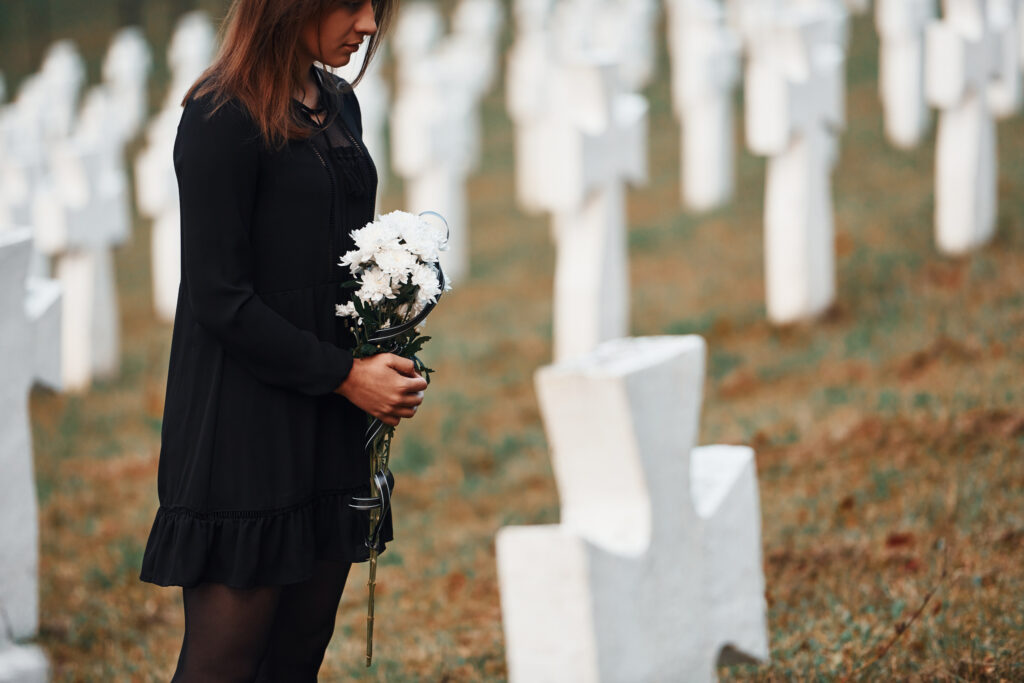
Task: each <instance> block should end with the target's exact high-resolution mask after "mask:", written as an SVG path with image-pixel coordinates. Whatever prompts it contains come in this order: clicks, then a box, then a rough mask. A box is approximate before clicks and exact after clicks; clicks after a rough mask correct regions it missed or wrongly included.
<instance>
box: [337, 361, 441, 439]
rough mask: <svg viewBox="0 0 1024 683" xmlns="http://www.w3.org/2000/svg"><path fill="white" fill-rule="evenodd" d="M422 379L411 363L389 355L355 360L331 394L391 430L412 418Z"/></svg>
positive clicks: (424, 385)
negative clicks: (341, 398) (339, 395)
mask: <svg viewBox="0 0 1024 683" xmlns="http://www.w3.org/2000/svg"><path fill="white" fill-rule="evenodd" d="M426 388H427V380H425V379H423V378H422V377H421V376H420V374H419V373H418V372H416V368H415V366H414V365H413V362H412V361H411V360H409V359H408V358H402V357H401V356H396V355H395V354H392V353H380V354H377V355H376V356H370V357H369V358H356V359H355V360H354V361H353V362H352V370H351V371H349V373H348V377H346V378H345V381H344V382H342V383H341V384H340V385H339V386H338V388H337V389H335V390H334V393H336V394H341V395H342V396H344V397H345V398H347V399H348V400H349V401H352V403H354V404H355V405H356V406H358V407H359V408H361V409H362V410H364V411H366V412H367V413H369V414H370V415H372V416H373V417H375V418H377V419H378V420H380V421H381V422H383V423H384V424H386V425H391V426H395V425H397V424H398V422H399V420H400V419H401V418H403V417H412V416H413V415H415V414H416V408H417V407H419V405H420V404H421V403H423V390H424V389H426Z"/></svg>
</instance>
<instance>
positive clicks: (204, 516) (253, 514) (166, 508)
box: [159, 486, 368, 520]
mask: <svg viewBox="0 0 1024 683" xmlns="http://www.w3.org/2000/svg"><path fill="white" fill-rule="evenodd" d="M367 488H368V486H366V487H355V488H347V489H332V490H329V491H321V492H319V493H317V494H316V495H314V496H312V497H310V498H308V499H307V500H305V501H302V502H299V503H293V504H292V505H286V506H284V507H279V508H268V509H265V510H210V511H206V512H200V511H198V510H193V509H192V508H190V507H186V506H184V505H161V506H160V507H159V513H160V514H163V515H172V516H181V517H189V518H192V519H199V520H212V519H259V518H264V517H276V516H278V515H284V514H288V513H290V512H295V511H296V510H301V509H302V508H305V507H309V506H310V505H313V504H314V503H316V502H318V501H320V500H322V499H324V498H334V497H345V496H354V495H356V494H357V493H360V492H365V490H366V489H367Z"/></svg>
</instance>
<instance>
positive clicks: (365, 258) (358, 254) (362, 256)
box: [338, 249, 373, 276]
mask: <svg viewBox="0 0 1024 683" xmlns="http://www.w3.org/2000/svg"><path fill="white" fill-rule="evenodd" d="M372 257H373V254H372V253H370V252H366V251H363V250H362V249H354V250H352V251H349V252H346V253H345V255H344V256H342V257H341V259H339V261H338V265H339V266H342V267H346V266H347V267H348V269H349V270H350V271H351V272H352V275H353V276H356V275H359V273H360V272H362V270H363V269H364V268H366V266H367V264H368V263H369V262H370V260H372Z"/></svg>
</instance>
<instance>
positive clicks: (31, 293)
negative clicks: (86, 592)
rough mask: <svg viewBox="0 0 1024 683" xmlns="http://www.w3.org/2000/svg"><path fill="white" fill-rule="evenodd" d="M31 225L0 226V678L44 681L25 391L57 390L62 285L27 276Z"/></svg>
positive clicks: (35, 515)
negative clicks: (35, 640)
mask: <svg viewBox="0 0 1024 683" xmlns="http://www.w3.org/2000/svg"><path fill="white" fill-rule="evenodd" d="M31 252H32V231H31V230H29V229H27V228H21V229H13V230H6V231H2V232H0V472H3V477H0V548H3V552H0V617H2V619H0V680H5V681H8V680H10V681H19V682H21V681H45V680H47V664H46V658H45V657H44V655H43V653H42V651H41V650H39V649H38V648H36V647H26V646H21V647H18V646H15V645H13V643H12V641H13V640H15V639H18V640H21V639H25V638H31V637H32V636H34V635H35V633H36V631H37V630H38V628H39V580H38V573H39V522H38V506H37V501H36V486H35V477H34V475H33V466H32V437H31V430H30V423H29V414H28V403H27V398H28V392H29V389H30V388H31V386H32V384H33V383H34V382H40V383H43V384H46V385H49V386H50V387H52V388H55V389H59V388H60V353H59V349H60V347H59V343H60V338H61V319H60V297H61V291H60V285H59V284H57V283H55V282H53V281H52V280H45V279H37V278H30V277H28V275H29V259H30V255H31Z"/></svg>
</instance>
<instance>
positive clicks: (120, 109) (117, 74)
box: [103, 26, 153, 142]
mask: <svg viewBox="0 0 1024 683" xmlns="http://www.w3.org/2000/svg"><path fill="white" fill-rule="evenodd" d="M152 62H153V59H152V55H151V53H150V49H149V44H148V43H147V42H146V37H145V35H143V33H142V29H140V28H138V27H137V26H129V27H127V28H123V29H121V30H120V31H118V32H117V34H116V35H115V36H114V38H113V40H111V41H110V47H109V48H108V49H107V54H106V56H105V57H104V59H103V82H104V84H105V85H106V86H107V88H108V90H109V92H110V95H111V97H112V98H113V100H114V102H116V105H115V106H114V107H113V110H112V112H111V113H112V115H113V116H114V119H113V121H115V122H116V128H117V129H118V131H119V132H120V136H121V139H122V140H124V141H125V142H127V141H129V140H132V139H134V138H135V136H137V135H138V134H139V132H140V131H141V130H142V126H143V124H144V123H145V122H146V117H147V115H148V113H149V92H148V90H147V88H146V81H147V79H148V78H149V70H150V68H151V66H152Z"/></svg>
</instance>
